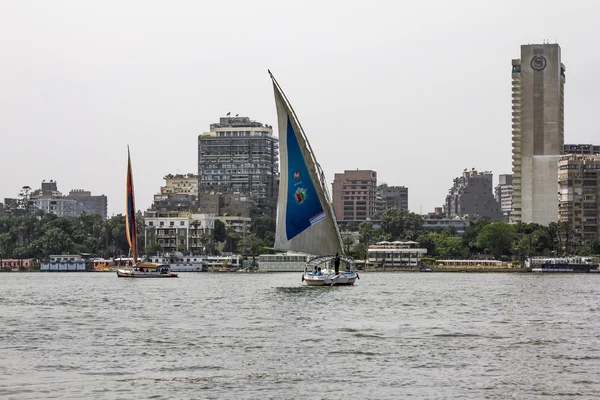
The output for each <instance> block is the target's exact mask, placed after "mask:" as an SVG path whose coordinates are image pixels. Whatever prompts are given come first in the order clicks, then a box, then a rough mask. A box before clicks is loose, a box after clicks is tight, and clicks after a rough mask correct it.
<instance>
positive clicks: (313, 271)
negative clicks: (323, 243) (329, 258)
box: [312, 266, 317, 275]
mask: <svg viewBox="0 0 600 400" xmlns="http://www.w3.org/2000/svg"><path fill="white" fill-rule="evenodd" d="M312 274H313V275H316V274H317V266H314V267H313V270H312Z"/></svg>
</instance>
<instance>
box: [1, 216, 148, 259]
mask: <svg viewBox="0 0 600 400" xmlns="http://www.w3.org/2000/svg"><path fill="white" fill-rule="evenodd" d="M137 223H138V230H137V232H138V244H139V246H140V253H141V252H143V250H144V249H143V244H144V224H143V221H139V220H138V221H137ZM128 251H129V244H128V243H127V238H126V236H125V217H124V216H123V215H117V216H114V217H112V218H108V219H106V220H103V219H102V217H101V216H99V215H91V214H85V213H83V214H81V215H80V216H78V217H58V216H56V215H54V214H48V213H43V212H42V211H37V212H35V213H27V214H24V215H4V216H0V257H2V258H37V259H44V258H46V257H48V256H50V255H53V254H84V253H90V254H95V255H98V256H103V257H108V256H115V255H127V253H128Z"/></svg>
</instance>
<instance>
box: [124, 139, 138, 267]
mask: <svg viewBox="0 0 600 400" xmlns="http://www.w3.org/2000/svg"><path fill="white" fill-rule="evenodd" d="M126 199H127V204H126V208H125V231H126V234H127V242H128V243H129V249H130V250H131V252H132V253H133V265H135V264H137V257H138V249H137V225H136V221H135V198H134V190H133V173H132V171H131V155H130V153H129V146H127V186H126Z"/></svg>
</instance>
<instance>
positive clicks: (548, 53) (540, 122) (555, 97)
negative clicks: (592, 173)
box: [511, 43, 565, 225]
mask: <svg viewBox="0 0 600 400" xmlns="http://www.w3.org/2000/svg"><path fill="white" fill-rule="evenodd" d="M564 83H565V66H564V65H563V64H562V63H561V55H560V46H559V45H558V44H549V43H547V44H532V45H523V46H521V58H520V59H516V60H512V145H513V151H512V153H513V155H512V158H513V206H512V214H511V221H512V222H519V221H522V222H536V223H539V224H543V225H547V224H548V223H550V222H556V220H557V210H558V198H557V195H556V188H557V185H558V182H557V177H558V159H559V156H560V155H561V154H562V149H563V144H564V113H563V103H564Z"/></svg>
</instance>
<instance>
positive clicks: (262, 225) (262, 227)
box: [250, 215, 276, 239]
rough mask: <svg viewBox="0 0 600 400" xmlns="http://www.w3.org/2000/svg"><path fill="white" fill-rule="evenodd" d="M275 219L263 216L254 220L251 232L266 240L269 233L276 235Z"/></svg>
mask: <svg viewBox="0 0 600 400" xmlns="http://www.w3.org/2000/svg"><path fill="white" fill-rule="evenodd" d="M275 222H276V221H275V218H273V217H270V216H268V215H262V216H260V217H256V218H254V219H253V220H252V224H251V225H250V232H251V233H253V234H255V235H256V236H258V237H259V238H261V239H266V238H267V235H268V234H269V233H272V234H274V233H275Z"/></svg>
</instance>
